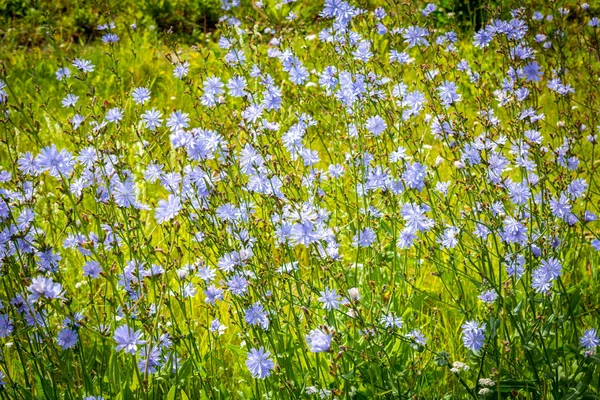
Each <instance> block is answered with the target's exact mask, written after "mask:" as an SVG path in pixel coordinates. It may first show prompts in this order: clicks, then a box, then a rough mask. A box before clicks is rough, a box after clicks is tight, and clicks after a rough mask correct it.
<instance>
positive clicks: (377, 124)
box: [366, 115, 387, 136]
mask: <svg viewBox="0 0 600 400" xmlns="http://www.w3.org/2000/svg"><path fill="white" fill-rule="evenodd" d="M366 128H367V129H368V130H369V132H371V133H372V134H373V135H375V136H379V135H381V134H382V133H383V132H384V131H385V129H386V128H387V125H386V123H385V120H384V119H383V118H381V117H380V116H379V115H376V116H374V117H370V118H369V119H367V123H366Z"/></svg>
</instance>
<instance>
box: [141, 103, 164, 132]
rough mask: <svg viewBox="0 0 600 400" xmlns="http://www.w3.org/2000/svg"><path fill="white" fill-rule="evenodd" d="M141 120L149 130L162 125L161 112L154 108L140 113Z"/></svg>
mask: <svg viewBox="0 0 600 400" xmlns="http://www.w3.org/2000/svg"><path fill="white" fill-rule="evenodd" d="M142 122H143V123H144V126H146V128H148V129H150V130H151V131H154V130H156V128H158V127H159V126H161V125H162V113H161V112H160V111H157V110H156V109H154V108H153V109H152V110H148V111H146V112H144V113H143V114H142Z"/></svg>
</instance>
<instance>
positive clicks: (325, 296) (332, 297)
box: [319, 288, 340, 311]
mask: <svg viewBox="0 0 600 400" xmlns="http://www.w3.org/2000/svg"><path fill="white" fill-rule="evenodd" d="M319 301H320V302H321V303H323V308H324V309H326V310H328V311H331V310H337V309H338V308H339V307H340V298H339V296H338V295H337V293H336V291H335V288H334V289H331V290H329V288H325V291H323V292H321V297H319Z"/></svg>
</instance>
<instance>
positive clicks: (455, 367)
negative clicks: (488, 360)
mask: <svg viewBox="0 0 600 400" xmlns="http://www.w3.org/2000/svg"><path fill="white" fill-rule="evenodd" d="M469 369H471V368H470V367H469V366H468V365H467V364H465V363H463V362H460V361H454V362H453V363H452V368H450V371H451V372H452V373H453V374H458V373H460V372H461V371H468V370H469Z"/></svg>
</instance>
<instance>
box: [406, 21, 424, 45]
mask: <svg viewBox="0 0 600 400" xmlns="http://www.w3.org/2000/svg"><path fill="white" fill-rule="evenodd" d="M427 35H429V32H428V31H427V28H421V27H418V26H409V27H408V28H406V29H405V30H404V35H403V36H404V42H405V43H408V47H409V48H410V47H414V46H419V45H423V46H425V47H427V46H429V42H428V41H427Z"/></svg>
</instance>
